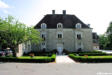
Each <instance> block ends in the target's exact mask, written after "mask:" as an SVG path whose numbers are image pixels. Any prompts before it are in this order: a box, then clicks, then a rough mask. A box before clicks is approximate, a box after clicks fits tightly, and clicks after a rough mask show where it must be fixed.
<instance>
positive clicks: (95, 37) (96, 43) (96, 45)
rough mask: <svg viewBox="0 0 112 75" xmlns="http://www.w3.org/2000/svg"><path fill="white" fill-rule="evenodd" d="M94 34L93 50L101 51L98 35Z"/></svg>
mask: <svg viewBox="0 0 112 75" xmlns="http://www.w3.org/2000/svg"><path fill="white" fill-rule="evenodd" d="M92 34H93V50H99V41H98V40H99V37H98V35H97V33H92Z"/></svg>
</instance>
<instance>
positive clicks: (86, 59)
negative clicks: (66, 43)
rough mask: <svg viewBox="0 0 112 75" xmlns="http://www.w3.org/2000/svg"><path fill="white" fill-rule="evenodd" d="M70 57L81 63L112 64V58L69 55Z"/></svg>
mask: <svg viewBox="0 0 112 75" xmlns="http://www.w3.org/2000/svg"><path fill="white" fill-rule="evenodd" d="M69 57H70V58H72V59H73V60H75V61H79V62H95V63H96V62H112V56H76V55H74V54H69Z"/></svg>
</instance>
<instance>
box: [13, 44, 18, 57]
mask: <svg viewBox="0 0 112 75" xmlns="http://www.w3.org/2000/svg"><path fill="white" fill-rule="evenodd" d="M12 50H13V57H16V55H17V51H18V46H14V47H12Z"/></svg>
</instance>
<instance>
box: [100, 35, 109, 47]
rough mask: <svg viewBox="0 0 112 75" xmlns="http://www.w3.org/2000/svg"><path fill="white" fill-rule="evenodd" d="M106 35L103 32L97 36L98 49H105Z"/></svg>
mask: <svg viewBox="0 0 112 75" xmlns="http://www.w3.org/2000/svg"><path fill="white" fill-rule="evenodd" d="M108 43H109V42H108V37H107V36H105V34H103V35H100V36H99V45H100V49H107V44H108Z"/></svg>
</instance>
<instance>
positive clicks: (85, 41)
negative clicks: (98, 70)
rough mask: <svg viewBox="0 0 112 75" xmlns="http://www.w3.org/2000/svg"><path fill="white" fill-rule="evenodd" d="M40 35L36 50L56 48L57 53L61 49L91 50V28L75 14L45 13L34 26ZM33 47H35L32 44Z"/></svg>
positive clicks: (60, 51)
mask: <svg viewBox="0 0 112 75" xmlns="http://www.w3.org/2000/svg"><path fill="white" fill-rule="evenodd" d="M35 29H37V30H38V31H39V32H40V34H41V37H42V38H43V41H42V43H41V44H40V45H39V46H38V47H37V46H36V48H38V49H37V50H45V51H52V50H54V49H56V50H57V51H58V53H59V54H61V53H62V52H63V50H68V51H70V52H77V51H91V50H93V34H92V28H90V26H89V25H87V24H84V23H83V22H82V21H81V20H80V19H79V18H78V17H76V16H75V15H70V14H66V10H63V13H62V14H55V10H53V11H52V14H47V15H45V16H44V18H43V19H42V20H41V21H40V22H39V23H38V24H37V25H36V26H35ZM33 48H34V49H36V48H35V47H34V46H33Z"/></svg>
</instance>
